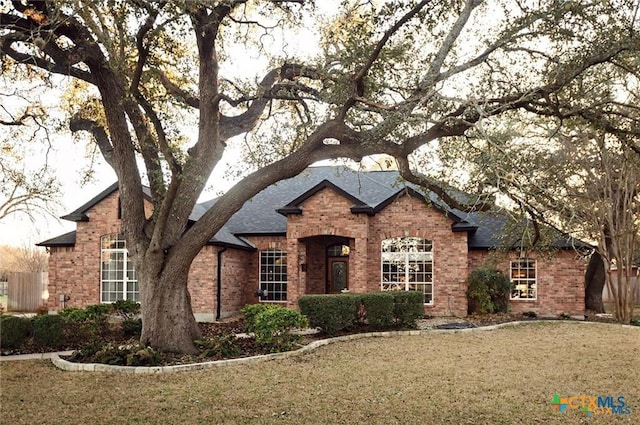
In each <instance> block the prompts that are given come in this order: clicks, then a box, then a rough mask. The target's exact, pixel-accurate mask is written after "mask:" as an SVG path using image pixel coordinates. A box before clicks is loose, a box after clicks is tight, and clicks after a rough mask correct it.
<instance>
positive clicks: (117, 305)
mask: <svg viewBox="0 0 640 425" xmlns="http://www.w3.org/2000/svg"><path fill="white" fill-rule="evenodd" d="M111 309H112V310H113V312H114V313H115V314H117V315H118V316H120V317H121V318H122V320H133V319H135V318H136V317H137V316H138V315H139V314H140V303H137V302H135V301H132V300H118V301H116V302H114V303H113V304H111Z"/></svg>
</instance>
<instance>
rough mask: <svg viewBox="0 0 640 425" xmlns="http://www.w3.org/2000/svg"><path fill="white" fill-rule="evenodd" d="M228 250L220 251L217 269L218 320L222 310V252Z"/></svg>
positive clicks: (225, 248)
mask: <svg viewBox="0 0 640 425" xmlns="http://www.w3.org/2000/svg"><path fill="white" fill-rule="evenodd" d="M226 250H227V247H224V248H222V249H221V250H220V251H218V270H217V272H218V273H217V279H216V280H217V288H216V322H217V321H218V320H220V313H221V312H220V310H221V309H222V294H221V292H222V253H223V252H225V251H226Z"/></svg>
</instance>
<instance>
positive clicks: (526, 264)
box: [511, 258, 538, 300]
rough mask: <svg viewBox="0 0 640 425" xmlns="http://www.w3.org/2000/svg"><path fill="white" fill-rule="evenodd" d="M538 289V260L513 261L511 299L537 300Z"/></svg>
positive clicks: (521, 259) (518, 259) (520, 259)
mask: <svg viewBox="0 0 640 425" xmlns="http://www.w3.org/2000/svg"><path fill="white" fill-rule="evenodd" d="M537 287H538V285H537V281H536V260H533V259H531V258H517V259H515V260H511V299H512V300H535V299H536V298H537V297H538V291H537Z"/></svg>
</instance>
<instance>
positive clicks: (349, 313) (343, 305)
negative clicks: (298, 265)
mask: <svg viewBox="0 0 640 425" xmlns="http://www.w3.org/2000/svg"><path fill="white" fill-rule="evenodd" d="M423 303H424V298H423V295H422V293H420V292H412V291H388V292H387V291H385V292H369V293H364V294H336V295H304V296H302V297H301V298H300V300H299V301H298V305H299V306H300V312H301V313H302V314H304V315H305V316H307V319H308V320H309V325H310V326H311V327H317V328H320V329H321V331H322V332H323V333H326V334H328V335H332V334H335V333H337V332H340V331H343V330H346V331H348V330H350V329H353V328H355V327H357V326H361V325H364V324H366V325H368V326H369V327H370V328H371V329H387V328H401V329H403V328H412V329H413V328H415V327H416V320H417V319H419V318H420V317H422V316H423V314H424V310H423V309H424V307H423Z"/></svg>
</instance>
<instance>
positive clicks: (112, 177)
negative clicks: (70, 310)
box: [0, 140, 237, 247]
mask: <svg viewBox="0 0 640 425" xmlns="http://www.w3.org/2000/svg"><path fill="white" fill-rule="evenodd" d="M84 148H85V146H84V145H81V144H73V143H70V142H69V141H68V140H66V141H62V142H61V143H60V144H59V145H57V146H56V147H55V148H54V149H55V150H54V151H53V152H51V153H50V157H49V158H50V161H49V163H50V166H52V167H53V168H54V174H55V175H56V177H57V178H58V180H59V182H60V184H61V199H60V202H59V204H58V205H54V206H53V209H52V211H51V214H50V215H46V216H42V215H40V216H38V217H36V218H37V220H36V221H35V222H32V221H31V220H30V219H29V218H28V217H27V216H24V215H21V214H15V215H11V216H9V217H6V218H5V219H3V220H2V221H0V245H11V246H18V247H25V246H26V247H35V244H37V243H39V242H43V241H45V240H47V239H51V238H53V237H56V236H59V235H62V234H64V233H67V232H70V231H72V230H75V227H76V223H74V222H72V221H67V220H63V219H61V218H59V217H61V216H63V215H65V214H68V213H70V212H72V211H74V210H75V209H77V208H78V207H80V206H82V205H83V204H84V203H86V202H87V201H89V200H90V199H91V198H93V197H94V196H95V195H97V194H98V193H100V192H101V191H102V190H104V189H106V188H107V187H108V186H110V185H111V184H113V183H114V182H115V181H116V180H117V179H116V174H115V172H114V171H113V169H112V168H111V167H110V166H109V165H107V164H106V163H105V162H104V160H102V158H100V161H99V162H98V163H97V164H96V165H95V168H94V171H95V174H94V178H93V179H92V180H91V181H90V182H87V183H83V182H82V181H81V180H82V175H83V168H84V167H85V166H86V162H85V160H84V159H83V156H84ZM234 160H237V159H236V153H235V152H233V151H230V153H229V154H227V153H225V157H223V159H222V161H221V162H220V165H219V166H218V167H217V168H216V170H214V173H213V174H212V176H211V178H210V180H209V181H210V182H216V188H215V190H216V192H213V191H211V190H209V191H207V190H205V192H203V194H202V196H201V199H200V201H204V200H206V199H211V198H213V197H215V196H217V194H218V193H217V192H218V191H226V190H228V189H229V188H230V187H231V186H232V185H233V183H234V181H232V180H229V179H227V178H226V177H225V176H224V171H225V169H226V167H227V164H228V162H229V161H234Z"/></svg>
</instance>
